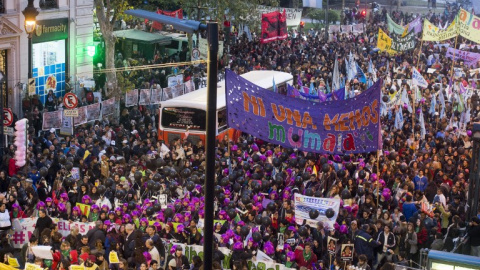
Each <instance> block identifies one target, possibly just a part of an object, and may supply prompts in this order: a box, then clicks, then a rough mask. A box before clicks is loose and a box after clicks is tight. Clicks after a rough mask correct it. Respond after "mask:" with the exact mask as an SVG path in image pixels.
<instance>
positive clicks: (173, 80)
mask: <svg viewBox="0 0 480 270" xmlns="http://www.w3.org/2000/svg"><path fill="white" fill-rule="evenodd" d="M182 83H183V74H178V75H171V76H168V77H167V86H168V87H173V86H175V85H179V84H182Z"/></svg>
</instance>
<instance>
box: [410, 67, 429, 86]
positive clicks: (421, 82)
mask: <svg viewBox="0 0 480 270" xmlns="http://www.w3.org/2000/svg"><path fill="white" fill-rule="evenodd" d="M412 83H413V84H414V85H418V86H420V87H422V88H427V87H428V83H427V81H426V80H425V78H423V76H422V74H420V72H419V71H418V70H417V69H416V68H415V67H412Z"/></svg>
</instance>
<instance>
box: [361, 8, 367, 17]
mask: <svg viewBox="0 0 480 270" xmlns="http://www.w3.org/2000/svg"><path fill="white" fill-rule="evenodd" d="M362 16H363V17H365V16H367V11H366V10H365V9H364V10H362Z"/></svg>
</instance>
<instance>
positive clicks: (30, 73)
mask: <svg viewBox="0 0 480 270" xmlns="http://www.w3.org/2000/svg"><path fill="white" fill-rule="evenodd" d="M32 69H33V67H32V34H29V35H28V79H30V78H32Z"/></svg>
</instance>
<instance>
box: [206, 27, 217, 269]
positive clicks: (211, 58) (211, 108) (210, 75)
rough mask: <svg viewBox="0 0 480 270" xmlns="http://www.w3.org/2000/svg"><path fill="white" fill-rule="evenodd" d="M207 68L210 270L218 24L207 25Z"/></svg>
mask: <svg viewBox="0 0 480 270" xmlns="http://www.w3.org/2000/svg"><path fill="white" fill-rule="evenodd" d="M207 34H208V66H207V138H206V143H205V149H206V168H205V169H206V172H205V226H204V235H203V252H204V257H203V260H204V261H203V266H204V269H205V270H211V269H212V264H213V216H214V199H215V196H214V191H213V190H214V187H215V133H216V132H215V129H216V122H217V121H216V118H217V117H216V113H217V72H218V67H217V62H218V23H216V22H209V23H208V24H207Z"/></svg>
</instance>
